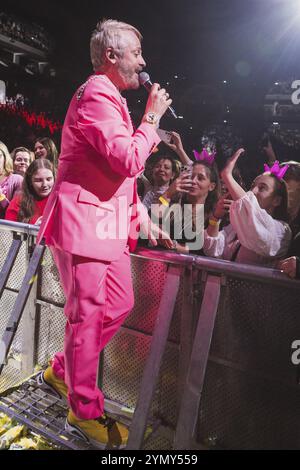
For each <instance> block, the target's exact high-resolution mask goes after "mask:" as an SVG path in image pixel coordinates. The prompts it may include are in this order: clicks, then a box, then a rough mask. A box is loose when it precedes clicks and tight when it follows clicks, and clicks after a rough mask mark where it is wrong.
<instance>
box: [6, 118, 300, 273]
mask: <svg viewBox="0 0 300 470" xmlns="http://www.w3.org/2000/svg"><path fill="white" fill-rule="evenodd" d="M223 134H224V132H223ZM223 134H222V135H223ZM227 134H228V131H227ZM227 134H226V135H224V136H223V137H224V140H223V142H224V143H223V144H221V146H220V145H219V148H221V151H222V159H219V158H218V154H217V153H218V152H217V151H216V148H217V147H218V142H219V144H220V142H221V141H222V138H221V139H220V136H219V135H218V126H216V127H215V128H213V129H210V130H207V131H206V132H205V134H204V135H203V138H202V139H201V142H202V147H201V149H200V150H199V151H198V150H194V152H193V155H192V156H188V155H187V153H186V151H185V149H184V147H183V143H182V139H181V136H180V135H179V134H178V133H177V132H171V140H170V141H169V142H168V143H161V144H159V146H158V147H157V148H156V149H155V150H154V152H153V153H152V155H151V156H150V157H149V158H148V160H147V162H146V165H145V170H144V171H143V172H142V173H141V174H140V175H139V177H138V179H137V183H138V193H139V196H140V199H141V201H142V204H143V205H144V206H145V208H146V209H147V211H148V213H149V215H150V216H151V218H152V219H153V220H154V222H155V223H157V222H158V223H159V224H160V225H161V227H162V228H163V229H164V230H165V229H166V227H167V229H168V232H169V233H170V236H171V239H172V241H173V250H176V252H178V253H185V254H188V253H193V254H197V255H207V256H212V257H217V258H222V259H226V260H231V261H237V262H243V263H251V264H258V265H262V266H270V267H277V268H282V269H283V270H284V271H286V272H287V274H289V275H290V276H291V277H296V276H297V277H299V269H300V268H299V263H300V261H299V255H300V252H299V251H300V250H299V248H300V245H299V240H300V235H298V236H297V234H298V232H299V231H300V163H298V162H296V161H290V162H287V163H286V164H283V167H284V168H285V171H283V173H284V174H283V176H282V177H280V178H279V177H278V172H279V173H280V168H281V166H280V165H279V166H278V164H277V163H276V159H278V158H279V157H278V155H276V154H275V152H274V149H273V148H272V145H271V144H270V143H269V144H268V146H266V147H264V151H265V161H266V162H267V163H268V165H269V166H268V171H264V172H262V173H261V174H260V175H258V176H257V177H256V178H255V179H254V181H253V183H252V185H251V186H250V187H249V188H247V184H246V183H245V181H244V180H243V177H242V175H241V172H240V170H239V168H238V166H237V165H236V163H237V161H238V159H239V157H240V156H241V155H243V154H244V149H240V150H237V151H235V152H234V148H236V147H238V146H239V145H240V144H241V143H242V142H241V139H240V138H239V137H236V136H235V137H234V138H233V140H232V144H230V142H229V140H228V135H227ZM230 136H231V137H232V134H231V132H230ZM0 154H1V160H0V172H1V173H0V217H1V218H6V219H7V220H12V221H17V222H27V223H31V224H39V223H40V222H41V220H42V215H43V210H44V208H45V205H46V202H47V200H48V196H49V194H50V192H51V190H52V187H53V184H54V179H55V172H56V168H57V165H58V150H57V148H56V145H55V143H54V142H53V140H52V139H50V138H49V137H41V138H38V139H35V141H34V143H33V145H32V150H31V149H28V148H27V147H26V146H18V147H15V148H14V149H13V150H12V151H11V152H9V151H8V148H7V146H6V145H5V144H4V143H3V142H1V143H0ZM224 156H225V162H224ZM285 165H286V166H285ZM183 214H184V217H183ZM176 217H177V218H176ZM178 217H179V218H178ZM167 222H168V224H167ZM197 232H198V233H197ZM203 234H204V236H203ZM197 237H198V238H197ZM196 240H198V244H197V243H196ZM139 242H140V243H141V244H145V241H144V240H142V239H140V241H139ZM147 243H148V242H146V244H147Z"/></svg>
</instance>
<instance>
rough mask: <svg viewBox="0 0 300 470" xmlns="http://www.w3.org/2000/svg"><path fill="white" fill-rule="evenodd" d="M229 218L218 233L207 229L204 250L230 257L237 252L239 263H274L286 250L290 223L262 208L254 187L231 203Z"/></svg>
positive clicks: (266, 264) (222, 256)
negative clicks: (213, 235) (212, 235)
mask: <svg viewBox="0 0 300 470" xmlns="http://www.w3.org/2000/svg"><path fill="white" fill-rule="evenodd" d="M230 222H231V223H230V225H228V226H227V227H225V228H224V229H223V230H221V231H220V232H219V234H218V236H217V237H210V236H209V235H208V234H207V231H206V230H205V233H204V245H203V250H204V253H205V254H206V255H207V256H213V257H216V258H223V259H226V260H231V259H232V257H233V256H234V255H235V254H236V253H237V256H236V259H235V261H237V262H239V263H246V264H259V265H263V266H269V267H275V266H276V264H277V261H278V259H280V258H283V257H284V256H285V255H286V254H287V252H288V249H289V245H290V242H291V239H292V232H291V229H290V227H289V226H288V224H287V223H285V222H282V221H281V220H275V219H273V217H272V216H271V215H270V214H268V213H267V211H266V210H265V209H262V208H261V207H260V206H259V204H258V201H257V199H256V197H255V196H254V194H253V192H252V191H249V192H247V193H246V194H245V196H243V197H242V198H240V199H238V200H237V201H234V202H233V203H232V204H231V207H230ZM239 245H241V246H240V248H239V250H238V247H239ZM237 250H238V251H237Z"/></svg>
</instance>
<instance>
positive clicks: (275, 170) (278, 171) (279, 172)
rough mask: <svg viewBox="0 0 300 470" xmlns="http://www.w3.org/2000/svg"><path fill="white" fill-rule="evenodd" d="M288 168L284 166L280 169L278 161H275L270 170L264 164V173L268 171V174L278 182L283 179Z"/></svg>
mask: <svg viewBox="0 0 300 470" xmlns="http://www.w3.org/2000/svg"><path fill="white" fill-rule="evenodd" d="M288 167H289V165H284V166H283V167H281V168H280V166H279V161H278V160H276V162H275V163H274V165H273V166H272V167H271V168H270V167H269V166H268V165H267V164H266V163H265V164H264V169H265V171H269V172H270V173H272V175H274V176H276V178H278V179H279V180H281V179H282V178H283V177H284V175H285V173H286V171H287V169H288Z"/></svg>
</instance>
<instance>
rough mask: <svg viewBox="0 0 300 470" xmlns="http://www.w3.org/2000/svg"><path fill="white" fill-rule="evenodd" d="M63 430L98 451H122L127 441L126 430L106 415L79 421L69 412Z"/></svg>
mask: <svg viewBox="0 0 300 470" xmlns="http://www.w3.org/2000/svg"><path fill="white" fill-rule="evenodd" d="M65 429H66V431H67V432H68V433H70V434H72V435H73V436H75V437H79V438H80V439H84V440H85V441H86V442H89V443H90V444H92V445H93V446H94V447H98V448H99V449H106V448H107V449H113V448H118V449H123V448H124V447H125V446H126V443H127V439H128V429H127V428H126V427H125V426H124V425H123V424H121V423H118V422H117V421H115V420H114V419H112V418H109V417H107V416H106V415H103V416H101V417H100V418H97V419H79V418H77V417H76V416H75V415H74V413H73V412H72V410H69V413H68V417H67V420H66V425H65Z"/></svg>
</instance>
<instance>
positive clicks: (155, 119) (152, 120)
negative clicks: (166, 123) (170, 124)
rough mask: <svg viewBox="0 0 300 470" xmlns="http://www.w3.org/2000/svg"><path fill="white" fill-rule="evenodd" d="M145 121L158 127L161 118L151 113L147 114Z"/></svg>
mask: <svg viewBox="0 0 300 470" xmlns="http://www.w3.org/2000/svg"><path fill="white" fill-rule="evenodd" d="M144 117H145V121H146V122H148V123H149V124H153V125H155V126H156V124H158V121H159V117H158V115H157V114H155V113H153V112H152V111H149V112H148V113H146V114H145V116H144Z"/></svg>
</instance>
